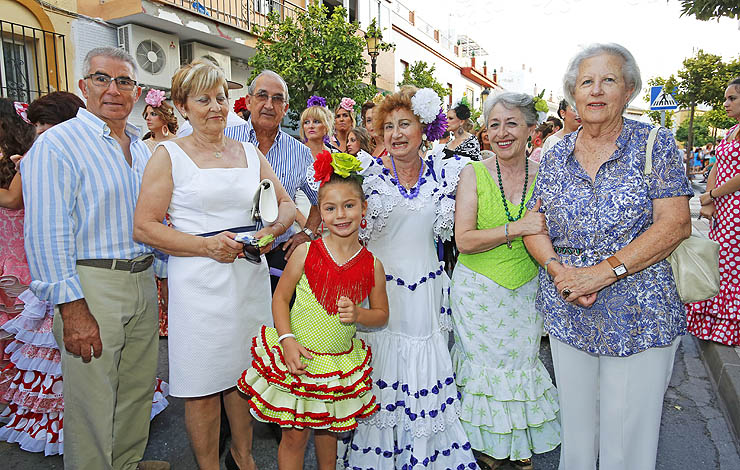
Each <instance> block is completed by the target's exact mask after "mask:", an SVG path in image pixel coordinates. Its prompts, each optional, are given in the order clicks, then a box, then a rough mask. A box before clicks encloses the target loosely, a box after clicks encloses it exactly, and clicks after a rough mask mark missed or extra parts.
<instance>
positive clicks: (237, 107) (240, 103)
mask: <svg viewBox="0 0 740 470" xmlns="http://www.w3.org/2000/svg"><path fill="white" fill-rule="evenodd" d="M246 110H247V99H246V98H245V97H243V96H242V97H241V98H239V99H238V100H236V101H235V102H234V112H235V113H240V112H242V111H246Z"/></svg>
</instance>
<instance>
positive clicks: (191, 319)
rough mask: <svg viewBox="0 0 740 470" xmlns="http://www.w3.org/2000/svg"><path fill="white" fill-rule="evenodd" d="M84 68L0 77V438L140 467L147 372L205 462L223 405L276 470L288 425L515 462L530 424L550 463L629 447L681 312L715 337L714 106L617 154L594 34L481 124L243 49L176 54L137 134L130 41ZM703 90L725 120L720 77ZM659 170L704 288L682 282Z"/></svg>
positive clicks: (730, 148) (396, 455) (632, 84)
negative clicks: (223, 65) (546, 347)
mask: <svg viewBox="0 0 740 470" xmlns="http://www.w3.org/2000/svg"><path fill="white" fill-rule="evenodd" d="M83 69H84V72H85V76H84V77H83V78H82V79H81V80H80V82H79V88H80V93H81V95H82V96H83V97H84V98H85V102H84V103H83V101H82V100H81V99H80V98H79V97H78V96H76V95H75V94H72V93H67V92H54V93H50V94H48V95H44V96H42V97H40V98H38V99H37V100H35V101H34V102H32V103H30V105H29V104H25V103H19V102H14V101H12V100H10V99H6V98H0V151H2V156H0V230H1V231H2V242H0V348H2V349H0V366H1V367H0V402H3V403H6V404H7V406H5V408H4V409H3V410H2V411H1V412H0V421H2V423H0V424H2V426H3V427H1V428H0V440H4V441H8V442H15V443H18V444H19V445H20V446H21V448H22V449H24V450H27V451H31V452H44V453H45V454H46V455H53V454H64V462H65V467H67V468H70V469H89V468H95V469H98V468H100V469H116V470H118V469H126V470H133V469H141V470H147V469H149V470H159V469H162V470H165V469H167V468H169V464H168V463H166V462H160V461H143V460H142V458H143V455H144V449H145V447H146V444H147V440H148V434H149V422H150V420H151V419H153V418H154V416H155V415H156V414H157V413H159V412H161V411H162V410H163V409H164V408H165V407H166V406H167V400H166V398H165V397H166V396H167V395H168V394H169V395H171V396H173V397H176V398H180V399H183V400H184V402H185V416H184V421H185V427H186V430H187V433H188V436H189V439H190V444H191V448H192V451H193V454H194V456H195V460H196V462H197V464H198V466H199V468H201V469H204V470H214V469H218V468H219V462H220V459H221V458H222V449H221V448H220V439H219V436H220V433H221V432H222V430H223V426H222V423H221V421H222V420H223V419H224V416H226V417H227V418H228V430H229V432H230V435H231V444H230V447H229V448H228V450H226V451H225V452H226V456H225V463H226V467H227V469H230V470H232V469H250V470H252V469H255V468H256V465H255V461H254V458H253V457H252V428H253V422H254V420H259V421H262V422H266V423H270V424H271V425H273V426H278V427H280V428H282V433H279V432H278V433H277V435H278V436H280V435H282V437H281V438H280V444H279V448H278V452H277V456H276V459H277V462H278V466H279V468H280V469H281V470H298V469H300V468H302V467H303V459H304V457H303V456H304V453H305V449H306V443H307V440H308V438H309V436H310V435H311V432H309V431H313V436H314V441H315V444H316V446H315V447H316V456H317V460H318V466H319V468H321V469H322V470H329V469H334V468H353V469H371V468H372V469H383V470H402V469H410V468H412V467H415V466H418V465H423V466H424V467H425V468H432V469H449V468H456V469H460V470H464V469H469V470H475V469H476V468H482V469H484V470H496V469H497V468H500V467H502V466H504V465H513V466H514V468H519V469H522V470H527V469H532V468H534V466H533V464H532V456H533V454H538V453H546V452H550V451H552V450H554V449H556V448H557V447H560V468H561V469H567V470H594V469H595V468H596V466H597V461H598V462H599V468H601V469H602V470H618V469H622V470H624V469H630V470H632V469H638V470H639V469H652V468H655V464H656V455H657V444H658V434H659V430H660V420H661V414H662V404H663V397H664V394H665V392H666V388H667V386H668V382H669V380H670V377H671V373H672V369H673V360H674V356H675V352H676V348H677V347H678V344H679V341H680V338H681V336H682V335H684V334H686V333H687V331H688V332H690V333H692V334H694V335H695V336H697V337H699V338H702V339H706V340H711V341H718V342H721V343H724V344H729V345H738V344H740V313H738V309H737V305H738V302H740V277H739V276H738V272H737V271H738V268H737V261H736V258H737V256H736V252H737V249H738V247H740V228H738V220H739V219H738V217H737V214H738V210H740V209H739V208H740V137H739V136H738V126H737V125H736V126H735V127H733V128H732V129H730V130H729V132H728V134H727V136H726V137H725V138H724V139H723V140H721V142H719V143H717V145H716V146H715V145H713V144H707V146H706V147H703V148H697V149H690V150H691V151H690V152H686V153H685V158H684V157H683V156H682V155H681V153H680V152H679V150H678V149H677V146H676V142H675V139H674V137H673V135H672V134H671V132H670V131H668V130H667V129H664V128H661V129H659V130H658V132H657V138H656V139H655V143H654V146H653V148H652V149H651V153H652V161H653V163H652V165H653V170H652V173H650V174H646V173H645V172H643V167H644V164H645V163H644V161H645V153H646V145H648V142H649V139H648V136H649V135H650V133H651V129H652V127H653V126H651V125H649V124H646V123H642V122H637V121H634V120H631V119H628V118H626V117H624V116H623V113H624V110H625V109H626V107H627V105H628V104H629V103H630V101H631V100H632V99H634V98H635V96H636V95H638V94H639V93H640V90H641V88H642V79H641V77H640V70H639V66H638V64H637V63H636V61H635V59H634V57H633V56H632V54H631V53H630V51H628V50H627V49H625V48H624V47H622V46H620V45H617V44H593V45H590V46H587V47H584V48H583V49H582V50H581V51H579V52H577V53H576V54H575V55H574V57H573V58H572V60H571V61H570V63H569V64H568V67H567V69H566V73H565V76H564V77H563V92H564V95H565V98H564V99H563V100H562V101H561V102H560V103H559V106H558V109H557V110H556V112H555V113H554V114H555V115H551V116H547V113H546V112H543V111H542V110H543V109H545V108H546V107H547V104H546V103H545V102H544V101H543V100H542V98H541V97H538V96H531V95H528V94H526V93H515V92H500V93H496V94H494V95H492V96H491V97H489V98H488V99H487V100H486V101H485V103H484V104H483V106H482V109H481V110H480V111H481V118H480V122H477V121H474V120H473V118H472V116H473V113H474V111H475V110H474V109H471V106H470V105H469V104H468V102H467V100H466V99H463V100H461V101H459V102H456V103H454V104H453V105H452V106H450V107H449V109H445V108H444V107H443V105H442V100H441V98H440V97H439V96H438V95H437V93H436V92H435V91H434V90H432V89H429V88H421V89H418V88H416V87H413V86H403V87H401V88H400V89H399V90H398V91H396V92H394V93H385V94H382V93H378V94H377V95H376V96H375V97H374V98H373V99H372V100H369V101H367V102H365V103H362V104H360V103H357V102H356V101H355V100H354V99H353V98H351V97H346V96H345V97H341V98H340V99H338V100H337V101H336V102H335V106H332V107H330V106H329V103H328V101H327V99H326V98H325V97H321V96H312V97H311V98H310V99H309V100H308V102H307V103H292V102H291V101H290V90H289V88H288V85H287V84H286V82H285V80H283V78H282V77H281V76H280V75H279V74H278V73H276V72H274V71H270V70H264V71H261V72H260V73H258V74H257V75H256V76H255V78H254V79H253V80H252V81H251V82H250V83H249V84H248V86H247V94H246V96H245V97H244V98H241V99H239V100H236V101H235V102H232V101H231V100H230V99H229V90H230V89H234V88H235V87H237V86H241V85H239V84H233V83H232V82H228V81H227V80H226V78H225V76H224V73H223V71H222V70H221V69H220V68H219V67H218V66H217V65H215V64H213V63H212V62H210V61H208V60H204V59H199V60H196V61H194V62H192V63H190V64H187V65H184V66H182V67H181V68H180V69H179V70H178V71H177V72H176V73H175V75H174V76H173V77H172V87H171V90H170V91H169V94H168V93H166V92H164V91H162V90H156V89H150V90H148V92H147V93H146V95H145V96H144V97H143V99H144V101H145V104H146V105H145V107H144V111H143V113H142V117H143V118H144V120H145V122H146V128H147V129H146V131H147V132H146V133H145V134H143V135H142V133H141V131H140V129H138V128H136V127H135V126H133V125H132V124H130V122H129V117H130V114H131V112H132V110H133V107H134V104H135V103H136V102H137V100H139V99H140V97H141V95H142V89H141V87H140V86H138V83H137V79H136V77H137V67H136V64H135V61H134V60H133V59H132V58H131V56H130V55H128V54H127V53H126V52H124V51H123V50H120V49H116V48H108V47H103V48H96V49H93V50H92V51H90V52H89V53H88V54H87V56H86V57H85V60H84V63H83ZM725 98H726V100H725V104H724V106H725V109H726V111H727V114H728V116H730V117H731V118H734V119H740V79H736V80H734V81H732V82H731V83H729V84H728V86H727V89H726V93H725ZM543 106H544V107H545V108H543ZM289 107H292V108H294V109H296V108H297V109H300V110H301V113H300V118H299V120H298V122H297V131H298V132H297V134H298V135H297V136H296V137H294V136H292V135H290V134H288V133H286V132H285V130H284V129H283V128H282V123H283V122H284V118H285V116H286V114H287V112H288V109H289ZM178 115H179V116H180V117H181V118H182V119H179V118H178ZM685 164H686V165H688V166H689V171H686V167H685V166H684V165H685ZM687 174H701V175H703V177H704V179H705V181H706V183H707V191H706V192H705V193H704V194H702V195H701V197H700V203H701V206H702V208H701V216H703V217H706V218H708V219H710V220H711V222H712V225H711V231H710V234H709V236H710V238H712V239H714V240H716V241H718V242H719V243H720V273H721V285H720V293H719V294H718V295H717V296H716V297H714V298H712V299H709V300H706V301H703V302H697V303H693V304H688V305H684V304H683V303H682V302H681V300H680V298H679V296H678V292H677V290H676V285H675V281H674V277H673V272H672V270H671V267H670V265H669V263H668V261H667V260H666V258H667V256H668V255H669V254H670V253H671V252H672V251H673V250H674V249H675V248H676V247H677V246H678V245H679V244H680V243H681V241H683V240H684V239H686V238H687V237H688V236H689V235H690V233H691V222H690V215H689V204H688V200H689V199H690V198H691V197H693V196H694V190H693V189H692V186H691V183H690V180H689V178H688V177H687ZM159 337H167V338H168V340H167V342H168V354H169V362H168V364H169V383H166V382H163V381H162V380H160V379H159V378H157V377H156V376H155V372H156V369H157V363H158V344H159V342H158V338H159ZM543 338H544V339H543ZM541 341H549V342H550V347H551V349H552V356H553V364H554V372H555V377H554V378H555V379H556V382H557V388H556V387H555V385H554V382H555V381H554V380H553V379H554V378H553V377H551V376H550V374H549V373H548V371H547V370H546V369H545V366H544V365H543V363H542V361H541V360H540V357H539V354H540V343H541ZM62 384H63V386H62Z"/></svg>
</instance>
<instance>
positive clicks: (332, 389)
mask: <svg viewBox="0 0 740 470" xmlns="http://www.w3.org/2000/svg"><path fill="white" fill-rule="evenodd" d="M314 243H315V242H314ZM314 243H312V244H311V246H310V248H309V256H310V255H311V251H313V250H316V249H317V247H316V246H315V245H314ZM322 248H323V245H322ZM321 251H322V253H326V251H325V250H321ZM365 251H366V250H365ZM367 253H368V254H369V252H367ZM316 254H317V253H316V252H314V255H316ZM319 254H321V253H319ZM370 256H371V257H372V255H370ZM331 262H332V263H333V261H331ZM348 263H349V262H348ZM348 263H345V265H346V264H348ZM373 263H374V261H373ZM306 265H307V266H308V265H309V257H307V259H306ZM334 266H335V267H336V264H334ZM360 266H361V265H357V266H356V267H355V269H360ZM370 274H371V275H372V273H370ZM334 303H336V301H334ZM290 327H291V331H292V333H293V334H295V336H296V340H297V341H298V342H299V343H300V344H302V345H303V346H304V347H305V348H306V349H308V350H309V351H310V352H311V355H312V356H313V359H306V358H301V360H302V361H303V362H304V363H305V364H306V374H304V375H301V376H297V375H293V374H291V373H290V372H289V371H288V367H287V366H286V365H285V359H284V357H283V350H282V347H281V346H280V344H279V343H278V334H277V331H276V330H275V328H269V327H267V326H263V327H262V330H261V331H260V334H259V335H257V336H255V337H254V339H253V340H252V357H253V358H254V360H253V361H252V367H250V368H249V369H247V370H246V371H244V373H243V374H242V377H241V378H240V379H239V382H238V383H237V386H238V388H239V389H240V390H241V391H242V392H244V393H245V394H247V395H250V396H251V398H250V401H249V405H250V407H251V410H252V414H253V415H254V416H255V417H256V418H257V419H258V420H260V421H264V422H271V423H278V424H280V425H281V426H284V427H296V428H313V429H327V430H329V431H334V432H342V431H348V430H352V429H354V428H356V427H357V421H356V420H357V419H358V418H364V417H368V416H370V415H371V414H373V413H374V412H375V411H377V408H378V405H377V403H376V402H375V397H374V396H373V394H372V392H371V389H372V381H371V378H370V373H371V372H372V368H371V367H370V359H371V357H372V354H371V352H370V348H369V347H368V346H367V345H366V344H365V342H364V341H362V340H360V339H357V338H355V337H354V336H355V330H356V327H355V325H354V324H345V323H342V322H340V321H339V315H336V314H331V313H329V312H328V311H327V309H326V308H324V306H323V305H322V304H321V303H320V302H319V300H317V296H316V295H315V294H314V292H313V290H312V289H311V286H310V283H309V280H308V278H307V276H306V273H305V272H304V274H303V275H302V276H301V279H300V280H299V282H298V285H297V286H296V300H295V303H294V305H293V308H292V309H291V311H290Z"/></svg>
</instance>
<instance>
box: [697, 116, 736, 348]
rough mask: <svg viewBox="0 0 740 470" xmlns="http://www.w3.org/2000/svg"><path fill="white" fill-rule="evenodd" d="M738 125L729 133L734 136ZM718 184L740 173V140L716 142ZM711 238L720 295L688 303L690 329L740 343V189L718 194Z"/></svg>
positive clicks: (700, 335) (703, 335)
mask: <svg viewBox="0 0 740 470" xmlns="http://www.w3.org/2000/svg"><path fill="white" fill-rule="evenodd" d="M738 126H740V124H739V125H736V126H735V127H733V128H732V129H730V130H729V131H728V132H727V135H732V134H733V132H734V131H735V130H736V129H737V128H738ZM716 154H717V163H716V165H717V178H716V183H715V186H716V187H719V186H720V185H722V184H724V183H726V182H727V181H729V180H731V179H732V178H734V177H736V176H738V175H740V142H738V141H737V140H729V141H728V140H723V141H722V142H720V143H719V145H717V149H716ZM714 205H715V208H716V209H717V213H716V215H715V218H714V221H713V223H712V229H711V230H710V231H709V238H711V239H712V240H714V241H716V242H718V243H719V275H720V284H719V294H717V295H716V296H714V297H712V298H711V299H709V300H705V301H702V302H695V303H692V304H688V305H687V310H688V330H689V332H690V333H691V334H693V335H694V336H696V337H697V338H702V339H706V340H709V341H716V342H718V343H722V344H727V345H729V346H737V345H740V191H735V192H734V193H732V194H728V195H726V196H722V197H718V198H717V199H716V200H715V201H714Z"/></svg>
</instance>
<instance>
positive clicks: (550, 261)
mask: <svg viewBox="0 0 740 470" xmlns="http://www.w3.org/2000/svg"><path fill="white" fill-rule="evenodd" d="M553 261H557V262H558V263H559V262H560V258H558V257H556V256H553V257H551V258H550V259H548V260H547V261H545V264H544V265H543V267H544V268H545V273H547V274H548V275H549V274H550V273H549V272H548V271H547V268H548V267H550V263H552V262H553Z"/></svg>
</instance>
